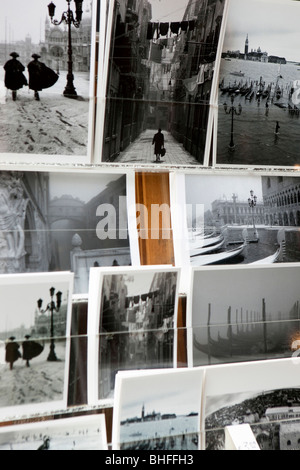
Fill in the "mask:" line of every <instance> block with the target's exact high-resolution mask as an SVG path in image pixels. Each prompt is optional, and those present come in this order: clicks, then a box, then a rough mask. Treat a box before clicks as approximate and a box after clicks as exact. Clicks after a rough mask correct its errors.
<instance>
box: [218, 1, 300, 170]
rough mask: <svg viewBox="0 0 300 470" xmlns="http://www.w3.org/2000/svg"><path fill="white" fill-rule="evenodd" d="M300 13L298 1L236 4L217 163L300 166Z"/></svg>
mask: <svg viewBox="0 0 300 470" xmlns="http://www.w3.org/2000/svg"><path fill="white" fill-rule="evenodd" d="M258 12H259V14H258ZM299 14H300V4H299V2H295V1H292V0H288V1H286V0H284V1H283V0H254V1H251V2H247V1H246V0H231V1H230V3H229V8H228V19H227V24H226V30H225V38H224V43H223V48H222V59H221V65H220V71H219V96H218V108H219V109H218V122H217V124H218V126H217V149H216V156H215V158H216V161H215V163H216V164H217V165H239V166H241V165H242V166H247V168H248V167H249V166H255V167H261V166H267V167H281V168H282V167H289V168H291V167H294V166H298V165H299V163H300V161H299V152H298V148H299V132H298V128H299V116H300V114H299V112H300V107H299V104H300V101H299V97H298V95H299V84H300V54H299V50H298V44H299V40H300V33H299V27H298V18H299ZM287 24H288V25H289V26H288V28H286V25H287Z"/></svg>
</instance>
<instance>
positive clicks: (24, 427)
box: [0, 414, 107, 451]
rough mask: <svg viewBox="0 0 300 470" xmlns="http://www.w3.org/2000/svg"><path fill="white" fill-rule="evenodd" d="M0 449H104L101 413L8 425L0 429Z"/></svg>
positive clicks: (104, 434) (105, 445)
mask: <svg viewBox="0 0 300 470" xmlns="http://www.w3.org/2000/svg"><path fill="white" fill-rule="evenodd" d="M0 450H21V451H22V450H23V451H24V450H27V451H28V450H38V451H41V450H47V451H51V450H54V451H66V450H71V451H74V450H75V451H86V450H107V437H106V424H105V417H104V415H103V414H100V415H98V416H85V417H79V418H66V419H56V420H54V421H42V422H40V423H30V424H21V425H15V426H8V427H6V428H2V429H1V430H0Z"/></svg>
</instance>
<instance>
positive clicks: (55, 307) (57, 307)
mask: <svg viewBox="0 0 300 470" xmlns="http://www.w3.org/2000/svg"><path fill="white" fill-rule="evenodd" d="M54 294H55V288H54V287H51V289H50V297H51V300H50V303H49V304H48V305H47V307H46V309H45V310H42V305H43V300H42V299H39V300H38V301H37V305H38V309H39V312H40V313H46V312H49V311H50V313H51V327H50V336H51V342H50V352H49V356H48V358H47V361H49V362H56V361H57V360H58V359H57V357H56V354H55V342H54V312H59V310H60V307H61V298H62V292H57V294H56V303H55V302H54V300H53V298H54Z"/></svg>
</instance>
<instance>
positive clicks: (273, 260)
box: [250, 229, 286, 265]
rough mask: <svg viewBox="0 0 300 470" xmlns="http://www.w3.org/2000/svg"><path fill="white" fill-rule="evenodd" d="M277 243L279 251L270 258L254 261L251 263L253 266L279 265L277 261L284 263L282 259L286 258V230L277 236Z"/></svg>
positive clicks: (280, 231) (282, 230)
mask: <svg viewBox="0 0 300 470" xmlns="http://www.w3.org/2000/svg"><path fill="white" fill-rule="evenodd" d="M277 241H278V244H279V247H278V249H277V250H276V251H275V253H273V254H272V255H270V256H267V257H266V258H261V259H259V260H257V261H254V262H253V263H250V264H251V265H253V264H273V263H277V261H282V259H283V258H284V256H285V248H286V239H285V230H284V229H281V230H279V232H278V234H277Z"/></svg>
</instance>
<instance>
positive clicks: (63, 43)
mask: <svg viewBox="0 0 300 470" xmlns="http://www.w3.org/2000/svg"><path fill="white" fill-rule="evenodd" d="M102 3H103V2H102ZM99 8H100V5H99ZM16 12H18V13H16ZM98 18H99V21H100V22H101V24H102V23H103V24H104V25H105V17H103V14H102V15H98ZM96 21H97V1H96V0H91V1H83V2H71V1H68V2H66V1H64V0H58V1H57V2H56V7H55V5H54V3H53V2H51V3H49V1H48V0H31V1H30V3H29V4H28V5H26V7H25V5H24V3H23V2H22V1H21V0H11V1H9V2H5V3H4V4H3V5H2V11H1V27H0V31H1V33H0V64H1V65H0V106H1V117H0V161H1V162H5V163H8V162H9V163H15V162H19V163H32V162H34V163H45V162H46V163H60V164H61V163H62V162H64V163H68V164H76V163H91V161H92V151H93V138H94V120H95V116H94V114H95V96H96V86H95V83H96V66H97V63H98V61H96ZM100 29H101V31H102V30H103V27H102V25H101V28H100ZM103 32H104V31H103ZM99 41H100V40H99ZM100 43H101V45H100V46H99V55H101V54H100V51H101V53H102V55H103V52H102V51H103V46H102V43H103V38H102V33H101V41H100ZM97 59H98V58H97ZM101 63H103V58H100V60H99V64H101ZM102 70H103V69H102Z"/></svg>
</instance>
